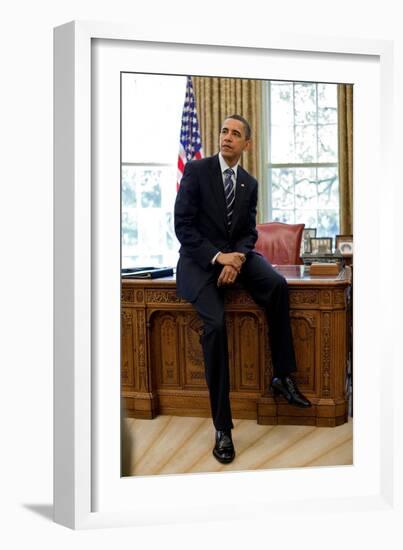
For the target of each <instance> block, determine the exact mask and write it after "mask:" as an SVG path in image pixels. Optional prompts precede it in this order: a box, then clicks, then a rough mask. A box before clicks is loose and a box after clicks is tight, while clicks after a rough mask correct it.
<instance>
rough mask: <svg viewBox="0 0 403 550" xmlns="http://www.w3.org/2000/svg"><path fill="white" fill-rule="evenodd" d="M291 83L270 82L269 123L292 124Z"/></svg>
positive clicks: (278, 124)
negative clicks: (270, 107) (270, 108)
mask: <svg viewBox="0 0 403 550" xmlns="http://www.w3.org/2000/svg"><path fill="white" fill-rule="evenodd" d="M292 94H293V85H292V83H291V82H272V86H271V105H272V110H271V123H272V125H273V126H293V124H294V107H293V97H292Z"/></svg>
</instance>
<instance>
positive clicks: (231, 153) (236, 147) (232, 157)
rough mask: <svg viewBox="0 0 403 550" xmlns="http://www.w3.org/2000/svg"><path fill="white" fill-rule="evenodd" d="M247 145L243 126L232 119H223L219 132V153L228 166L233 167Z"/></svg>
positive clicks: (238, 121)
mask: <svg viewBox="0 0 403 550" xmlns="http://www.w3.org/2000/svg"><path fill="white" fill-rule="evenodd" d="M249 145H250V140H249V139H246V137H245V126H244V124H243V123H242V122H241V121H240V120H236V119H234V118H227V119H225V120H224V122H223V125H222V128H221V132H220V153H221V154H222V156H223V157H224V160H225V161H226V163H227V164H228V166H234V165H235V164H236V163H237V162H238V160H239V158H240V156H241V154H242V152H243V151H246V149H248V148H249Z"/></svg>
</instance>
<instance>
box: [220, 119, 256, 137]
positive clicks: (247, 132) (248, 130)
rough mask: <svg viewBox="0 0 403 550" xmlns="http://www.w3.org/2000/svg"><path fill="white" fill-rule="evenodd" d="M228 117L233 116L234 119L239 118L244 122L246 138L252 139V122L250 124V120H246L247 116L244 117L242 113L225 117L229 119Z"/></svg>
mask: <svg viewBox="0 0 403 550" xmlns="http://www.w3.org/2000/svg"><path fill="white" fill-rule="evenodd" d="M227 118H233V119H235V120H239V122H242V124H243V125H244V127H245V138H246V139H250V138H251V135H252V130H251V128H250V124H249V122H248V121H247V120H246V118H244V117H243V116H241V115H231V116H227V117H225V119H227Z"/></svg>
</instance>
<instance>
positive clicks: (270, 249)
mask: <svg viewBox="0 0 403 550" xmlns="http://www.w3.org/2000/svg"><path fill="white" fill-rule="evenodd" d="M304 227H305V224H304V223H295V224H292V223H281V222H269V223H260V224H257V225H256V229H257V232H258V239H257V241H256V244H255V250H257V252H260V254H262V255H263V256H265V258H267V259H268V260H269V261H270V262H271V263H272V264H276V265H299V264H303V261H302V260H301V257H300V251H301V240H302V233H303V231H304Z"/></svg>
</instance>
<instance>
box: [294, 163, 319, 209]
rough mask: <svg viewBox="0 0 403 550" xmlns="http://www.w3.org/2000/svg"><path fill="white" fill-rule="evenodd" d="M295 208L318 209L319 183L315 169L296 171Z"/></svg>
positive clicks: (299, 169) (298, 169)
mask: <svg viewBox="0 0 403 550" xmlns="http://www.w3.org/2000/svg"><path fill="white" fill-rule="evenodd" d="M295 207H296V208H297V209H299V208H304V209H307V208H317V181H316V169H315V168H297V169H296V170H295Z"/></svg>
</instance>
